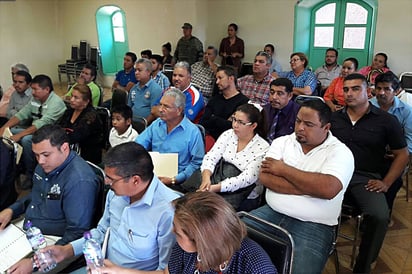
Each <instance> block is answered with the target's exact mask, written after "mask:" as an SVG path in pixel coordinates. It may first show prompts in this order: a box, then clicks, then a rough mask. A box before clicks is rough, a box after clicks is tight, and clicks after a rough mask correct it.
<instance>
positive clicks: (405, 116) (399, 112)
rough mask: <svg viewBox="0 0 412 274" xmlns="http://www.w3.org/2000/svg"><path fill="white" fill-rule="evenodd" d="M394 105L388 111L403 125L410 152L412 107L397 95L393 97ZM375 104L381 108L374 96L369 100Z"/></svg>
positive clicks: (411, 151)
mask: <svg viewBox="0 0 412 274" xmlns="http://www.w3.org/2000/svg"><path fill="white" fill-rule="evenodd" d="M393 99H394V101H393V105H392V106H391V107H390V108H389V110H388V113H390V114H392V115H394V116H395V117H396V119H398V121H399V123H400V124H401V126H402V130H403V135H404V136H405V140H406V143H407V144H408V151H409V154H411V153H412V107H411V106H409V105H407V104H405V103H404V102H402V101H401V100H399V99H398V98H397V97H396V96H395V97H394V98H393ZM369 101H370V102H371V103H372V104H373V105H374V106H376V107H378V108H380V106H379V104H378V100H377V99H376V97H373V98H371V99H370V100H369Z"/></svg>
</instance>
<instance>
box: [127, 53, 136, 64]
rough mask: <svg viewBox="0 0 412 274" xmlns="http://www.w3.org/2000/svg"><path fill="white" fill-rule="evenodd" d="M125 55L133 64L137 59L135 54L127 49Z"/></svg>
mask: <svg viewBox="0 0 412 274" xmlns="http://www.w3.org/2000/svg"><path fill="white" fill-rule="evenodd" d="M125 56H129V57H130V58H132V61H133V64H134V63H135V62H136V60H137V56H136V53H134V52H131V51H128V52H126V54H125Z"/></svg>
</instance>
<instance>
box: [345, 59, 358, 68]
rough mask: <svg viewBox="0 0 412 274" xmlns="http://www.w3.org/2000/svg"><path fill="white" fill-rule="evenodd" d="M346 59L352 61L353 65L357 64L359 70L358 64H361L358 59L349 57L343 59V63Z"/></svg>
mask: <svg viewBox="0 0 412 274" xmlns="http://www.w3.org/2000/svg"><path fill="white" fill-rule="evenodd" d="M346 61H349V62H352V63H353V65H354V66H355V70H358V66H359V62H358V59H356V58H354V57H349V58H346V59H345V60H343V63H345V62H346Z"/></svg>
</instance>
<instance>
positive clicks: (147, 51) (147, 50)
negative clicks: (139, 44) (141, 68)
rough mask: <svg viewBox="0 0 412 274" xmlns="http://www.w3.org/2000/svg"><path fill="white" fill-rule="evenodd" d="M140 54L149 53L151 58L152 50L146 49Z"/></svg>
mask: <svg viewBox="0 0 412 274" xmlns="http://www.w3.org/2000/svg"><path fill="white" fill-rule="evenodd" d="M140 55H147V56H148V57H149V58H150V57H152V51H151V50H150V49H145V50H142V51H141V52H140Z"/></svg>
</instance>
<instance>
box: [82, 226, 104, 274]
mask: <svg viewBox="0 0 412 274" xmlns="http://www.w3.org/2000/svg"><path fill="white" fill-rule="evenodd" d="M83 237H84V238H85V239H86V242H85V243H84V245H83V254H84V258H85V259H86V263H87V268H88V269H89V270H90V272H91V273H100V271H99V268H100V267H102V266H103V259H104V258H103V255H102V249H101V247H100V244H99V243H97V242H96V241H95V240H94V239H93V238H92V234H91V233H90V231H86V232H84V234H83Z"/></svg>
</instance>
